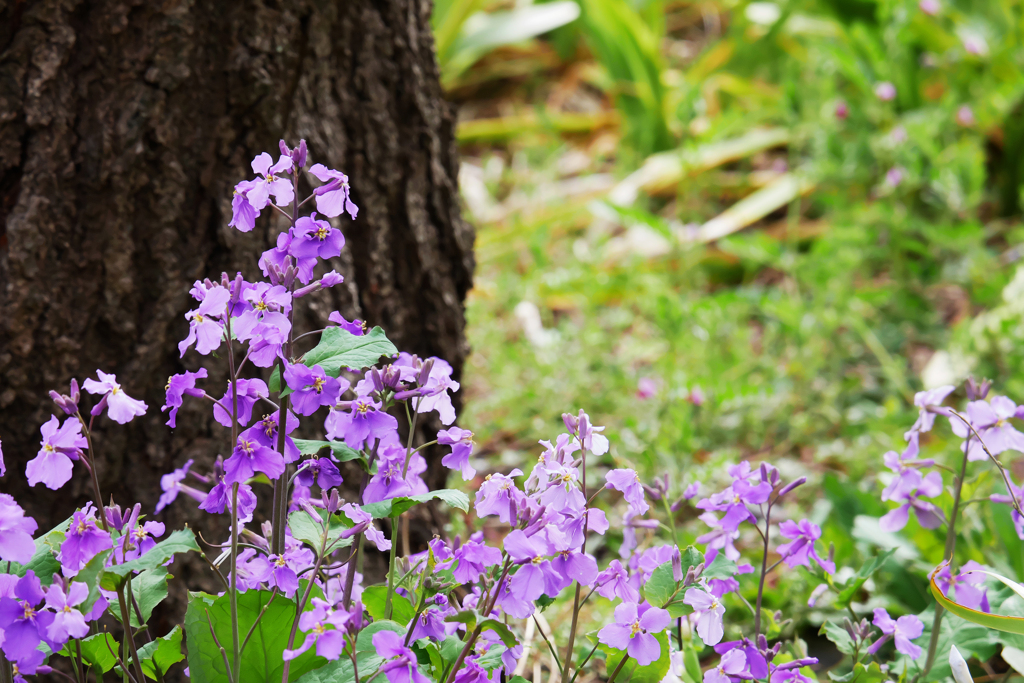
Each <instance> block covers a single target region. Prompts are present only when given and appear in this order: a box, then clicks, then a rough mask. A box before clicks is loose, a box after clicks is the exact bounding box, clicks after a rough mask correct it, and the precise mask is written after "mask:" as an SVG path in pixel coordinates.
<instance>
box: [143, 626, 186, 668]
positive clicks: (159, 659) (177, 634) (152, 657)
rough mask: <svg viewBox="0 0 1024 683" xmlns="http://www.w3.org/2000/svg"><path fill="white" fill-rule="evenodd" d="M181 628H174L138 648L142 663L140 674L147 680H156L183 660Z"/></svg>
mask: <svg viewBox="0 0 1024 683" xmlns="http://www.w3.org/2000/svg"><path fill="white" fill-rule="evenodd" d="M181 634H182V631H181V626H175V627H174V628H173V629H171V632H170V633H168V634H167V635H166V636H163V637H161V638H157V639H156V640H154V641H152V642H149V643H146V644H145V645H143V646H142V647H140V648H139V660H140V661H141V662H142V673H144V674H146V677H147V678H152V679H153V680H157V678H158V676H157V673H158V672H159V674H160V677H162V676H163V675H164V674H166V673H167V672H168V670H170V668H171V666H173V665H174V664H177V663H178V662H180V661H181V660H183V659H185V654H184V653H183V652H182V651H181Z"/></svg>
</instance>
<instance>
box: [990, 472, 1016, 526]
mask: <svg viewBox="0 0 1024 683" xmlns="http://www.w3.org/2000/svg"><path fill="white" fill-rule="evenodd" d="M1009 489H1010V495H1012V496H1013V497H1014V498H1016V500H1017V505H1022V504H1024V486H1017V485H1016V484H1014V483H1013V481H1012V480H1010V483H1009ZM989 500H991V501H992V502H993V503H1006V504H1007V505H1013V499H1012V498H1010V496H1007V495H1003V494H1001V493H995V494H992V495H991V496H989ZM1010 516H1011V517H1012V519H1013V526H1014V528H1016V529H1017V537H1018V538H1020V539H1021V540H1024V517H1021V516H1020V513H1019V512H1017V510H1016V509H1013V510H1011V511H1010Z"/></svg>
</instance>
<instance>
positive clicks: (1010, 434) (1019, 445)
mask: <svg viewBox="0 0 1024 683" xmlns="http://www.w3.org/2000/svg"><path fill="white" fill-rule="evenodd" d="M1016 413H1017V406H1016V404H1014V402H1013V401H1011V400H1010V399H1008V398H1006V397H1005V396H996V397H994V398H993V399H992V402H991V403H989V402H988V401H971V402H970V403H968V404H967V419H968V420H969V421H970V423H971V425H972V426H973V427H974V429H975V430H977V432H978V436H980V437H981V440H982V441H983V442H984V444H985V446H986V447H987V448H988V450H989V452H991V453H992V455H999V454H1000V453H1002V452H1003V451H1009V450H1014V451H1019V452H1024V434H1021V433H1020V432H1018V431H1017V429H1016V428H1015V427H1014V426H1013V425H1012V424H1010V422H1009V419H1010V418H1011V417H1016ZM949 424H950V426H951V427H952V428H953V433H954V434H956V435H957V436H959V437H960V438H961V439H967V440H968V441H969V442H970V450H969V451H968V452H967V459H968V460H971V461H975V460H984V459H985V458H987V457H988V456H987V455H986V454H985V450H984V449H983V448H982V445H981V443H979V442H978V437H977V436H975V435H974V432H971V431H969V430H968V429H967V426H966V425H965V424H964V423H963V422H961V421H960V418H958V417H956V416H951V417H950V418H949ZM966 447H967V446H966V443H965V445H964V446H963V447H961V450H963V448H966Z"/></svg>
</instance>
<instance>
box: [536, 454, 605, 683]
mask: <svg viewBox="0 0 1024 683" xmlns="http://www.w3.org/2000/svg"><path fill="white" fill-rule="evenodd" d="M577 438H578V440H579V442H580V472H581V474H580V485H581V486H582V487H583V497H584V498H585V497H586V495H587V446H586V444H585V443H583V439H581V438H579V437H577ZM594 495H595V496H596V495H597V494H596V493H595V494H594ZM591 500H592V499H591ZM589 512H590V500H588V501H587V503H586V505H584V507H583V545H582V546H581V547H580V552H581V553H586V552H587V530H588V529H587V527H588V525H589V523H590V515H589V514H588V513H589ZM581 590H582V587H581V586H580V582H579V581H577V582H576V594H575V595H574V596H573V599H572V624H571V625H570V626H569V642H568V643H567V644H566V646H565V666H563V667H562V683H569V672H570V671H571V669H572V660H573V656H572V653H573V647H574V646H575V645H576V627H577V626H578V625H579V620H580V592H581ZM587 597H588V598H589V597H590V596H589V595H588V596H587ZM542 635H543V634H542Z"/></svg>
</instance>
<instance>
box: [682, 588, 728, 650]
mask: <svg viewBox="0 0 1024 683" xmlns="http://www.w3.org/2000/svg"><path fill="white" fill-rule="evenodd" d="M683 602H684V603H686V604H687V605H689V606H690V607H693V610H694V612H695V614H696V616H697V635H699V636H700V639H701V640H703V641H704V644H705V645H716V644H718V643H719V642H720V641H721V640H722V636H723V635H724V634H725V629H724V628H723V627H722V617H724V616H725V606H724V605H722V603H721V602H719V600H718V598H717V597H715V596H714V595H712V594H711V593H709V592H708V591H706V590H705V589H703V588H696V587H695V588H691V589H690V590H688V591H686V597H685V598H683Z"/></svg>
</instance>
